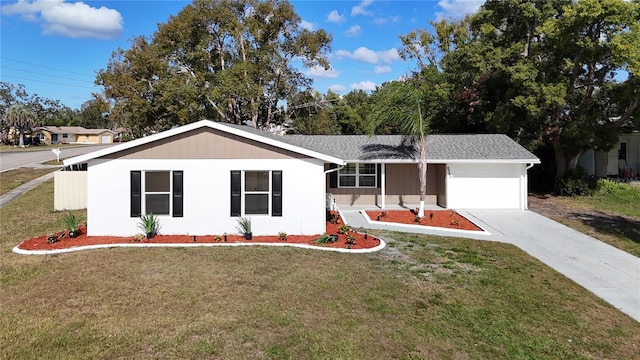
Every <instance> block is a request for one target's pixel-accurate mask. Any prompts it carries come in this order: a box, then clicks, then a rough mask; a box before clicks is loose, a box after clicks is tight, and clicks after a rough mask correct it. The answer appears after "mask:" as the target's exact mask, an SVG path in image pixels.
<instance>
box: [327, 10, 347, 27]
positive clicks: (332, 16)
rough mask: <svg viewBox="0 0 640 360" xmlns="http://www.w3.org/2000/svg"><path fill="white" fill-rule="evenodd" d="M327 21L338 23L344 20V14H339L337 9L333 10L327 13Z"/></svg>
mask: <svg viewBox="0 0 640 360" xmlns="http://www.w3.org/2000/svg"><path fill="white" fill-rule="evenodd" d="M327 21H328V22H332V23H336V24H339V23H341V22H344V15H340V14H339V13H338V11H337V10H333V11H332V12H330V13H329V15H327Z"/></svg>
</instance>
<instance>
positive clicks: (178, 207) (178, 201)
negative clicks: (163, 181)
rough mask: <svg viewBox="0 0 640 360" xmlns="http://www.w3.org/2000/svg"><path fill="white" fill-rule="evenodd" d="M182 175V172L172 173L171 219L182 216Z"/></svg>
mask: <svg viewBox="0 0 640 360" xmlns="http://www.w3.org/2000/svg"><path fill="white" fill-rule="evenodd" d="M182 179H183V173H182V171H174V172H173V217H182V216H183V210H182V209H183V200H182V199H183V196H182V189H183V187H184V186H183V184H182Z"/></svg>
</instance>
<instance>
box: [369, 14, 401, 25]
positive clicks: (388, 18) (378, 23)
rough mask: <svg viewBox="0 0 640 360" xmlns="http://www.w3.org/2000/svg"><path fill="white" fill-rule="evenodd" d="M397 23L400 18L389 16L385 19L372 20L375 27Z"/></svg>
mask: <svg viewBox="0 0 640 360" xmlns="http://www.w3.org/2000/svg"><path fill="white" fill-rule="evenodd" d="M398 21H400V16H391V17H386V18H375V19H374V20H373V23H374V24H376V25H384V24H386V23H390V22H394V23H397V22H398Z"/></svg>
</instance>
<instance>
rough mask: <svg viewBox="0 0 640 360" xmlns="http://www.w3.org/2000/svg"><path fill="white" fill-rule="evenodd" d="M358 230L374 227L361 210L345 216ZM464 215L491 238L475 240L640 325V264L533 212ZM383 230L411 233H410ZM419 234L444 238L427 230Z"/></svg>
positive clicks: (635, 258) (489, 212) (405, 230)
mask: <svg viewBox="0 0 640 360" xmlns="http://www.w3.org/2000/svg"><path fill="white" fill-rule="evenodd" d="M342 212H343V214H344V215H345V217H346V219H347V222H348V223H349V224H350V225H351V226H354V227H368V228H381V227H379V226H371V224H367V223H366V221H364V220H363V217H362V215H360V213H359V212H357V211H349V210H345V211H342ZM458 212H459V213H460V214H461V215H463V216H465V217H466V218H468V219H469V220H471V221H473V222H475V223H476V224H477V225H479V226H481V227H482V228H484V229H486V230H487V231H489V232H490V233H491V235H485V236H478V235H476V236H465V235H458V234H455V235H454V234H447V235H448V236H458V237H472V238H475V239H480V240H492V241H500V242H505V243H510V244H513V245H515V246H517V247H519V248H520V249H522V250H524V251H525V252H527V253H528V254H530V255H531V256H533V257H535V258H537V259H538V260H540V261H542V262H543V263H545V264H547V265H548V266H550V267H551V268H553V269H555V270H556V271H558V272H560V273H561V274H563V275H565V276H566V277H568V278H569V279H571V280H573V281H575V282H576V283H578V284H579V285H581V286H583V287H584V288H586V289H587V290H589V291H591V292H593V293H594V294H596V295H597V296H598V297H600V298H602V299H604V300H605V301H606V302H608V303H609V304H611V305H613V306H614V307H615V308H617V309H619V310H620V311H622V312H624V313H625V314H627V315H629V316H631V317H632V318H634V319H635V320H636V321H639V322H640V259H639V258H637V257H635V256H633V255H631V254H629V253H627V252H624V251H622V250H619V249H617V248H614V247H613V246H610V245H607V244H605V243H603V242H601V241H599V240H596V239H594V238H592V237H590V236H587V235H584V234H582V233H580V232H578V231H576V230H573V229H571V228H569V227H567V226H564V225H562V224H560V223H557V222H555V221H553V220H551V219H548V218H546V217H544V216H542V215H539V214H537V213H535V212H532V211H522V210H467V211H462V210H460V211H458ZM384 229H388V230H397V231H404V232H411V231H412V230H408V229H406V228H395V229H394V228H393V227H389V226H385V227H384ZM416 232H420V233H432V234H434V235H445V234H443V233H442V232H440V231H437V230H434V231H429V230H426V229H425V228H424V227H422V228H421V229H420V230H419V231H416Z"/></svg>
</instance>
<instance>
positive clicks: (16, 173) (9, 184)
mask: <svg viewBox="0 0 640 360" xmlns="http://www.w3.org/2000/svg"><path fill="white" fill-rule="evenodd" d="M58 169H59V168H42V169H32V168H17V169H13V170H7V171H3V172H2V173H0V195H4V194H6V193H8V192H9V191H11V190H13V189H15V188H17V187H18V186H20V185H23V184H26V183H28V182H29V181H31V180H33V179H37V178H39V177H40V176H43V175H46V174H48V173H50V172H53V171H56V170H58Z"/></svg>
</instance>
